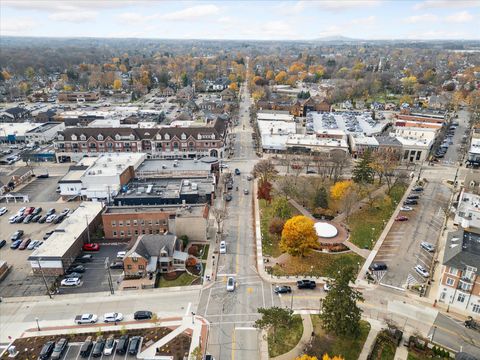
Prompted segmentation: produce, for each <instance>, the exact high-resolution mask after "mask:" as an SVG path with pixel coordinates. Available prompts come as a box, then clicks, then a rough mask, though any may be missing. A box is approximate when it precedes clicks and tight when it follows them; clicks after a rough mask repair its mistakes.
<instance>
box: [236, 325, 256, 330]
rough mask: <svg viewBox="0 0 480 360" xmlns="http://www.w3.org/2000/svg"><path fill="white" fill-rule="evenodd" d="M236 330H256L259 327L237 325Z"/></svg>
mask: <svg viewBox="0 0 480 360" xmlns="http://www.w3.org/2000/svg"><path fill="white" fill-rule="evenodd" d="M235 330H254V331H257V330H258V329H257V328H254V327H253V326H251V327H247V326H244V327H236V328H235Z"/></svg>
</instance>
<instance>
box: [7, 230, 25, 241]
mask: <svg viewBox="0 0 480 360" xmlns="http://www.w3.org/2000/svg"><path fill="white" fill-rule="evenodd" d="M22 236H23V230H17V231H15V232H14V233H13V235H12V237H11V238H10V240H12V241H15V240H20V239H21V238H22Z"/></svg>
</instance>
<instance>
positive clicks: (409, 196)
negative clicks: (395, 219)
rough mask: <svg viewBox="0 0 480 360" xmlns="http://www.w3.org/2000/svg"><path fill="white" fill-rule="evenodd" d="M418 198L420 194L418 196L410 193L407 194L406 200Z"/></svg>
mask: <svg viewBox="0 0 480 360" xmlns="http://www.w3.org/2000/svg"><path fill="white" fill-rule="evenodd" d="M418 199H420V196H418V195H412V194H410V195H408V196H407V200H418Z"/></svg>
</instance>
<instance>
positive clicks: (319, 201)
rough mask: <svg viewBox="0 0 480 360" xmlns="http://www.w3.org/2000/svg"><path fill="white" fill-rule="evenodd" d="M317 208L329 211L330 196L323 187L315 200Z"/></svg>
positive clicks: (318, 191) (316, 194)
mask: <svg viewBox="0 0 480 360" xmlns="http://www.w3.org/2000/svg"><path fill="white" fill-rule="evenodd" d="M313 201H314V204H315V207H320V208H323V209H328V195H327V189H325V188H324V187H323V186H322V187H321V188H320V189H318V190H317V192H316V193H315V197H314V198H313Z"/></svg>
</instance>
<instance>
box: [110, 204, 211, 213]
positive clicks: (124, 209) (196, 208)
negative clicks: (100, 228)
mask: <svg viewBox="0 0 480 360" xmlns="http://www.w3.org/2000/svg"><path fill="white" fill-rule="evenodd" d="M205 206H206V205H204V204H191V205H190V204H189V205H186V206H183V205H180V204H178V205H177V204H175V205H161V206H160V205H151V206H148V205H142V206H109V207H107V208H105V211H104V214H135V213H158V212H177V211H179V212H185V211H188V212H189V213H190V214H192V215H198V216H202V215H203V213H204V211H205Z"/></svg>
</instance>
